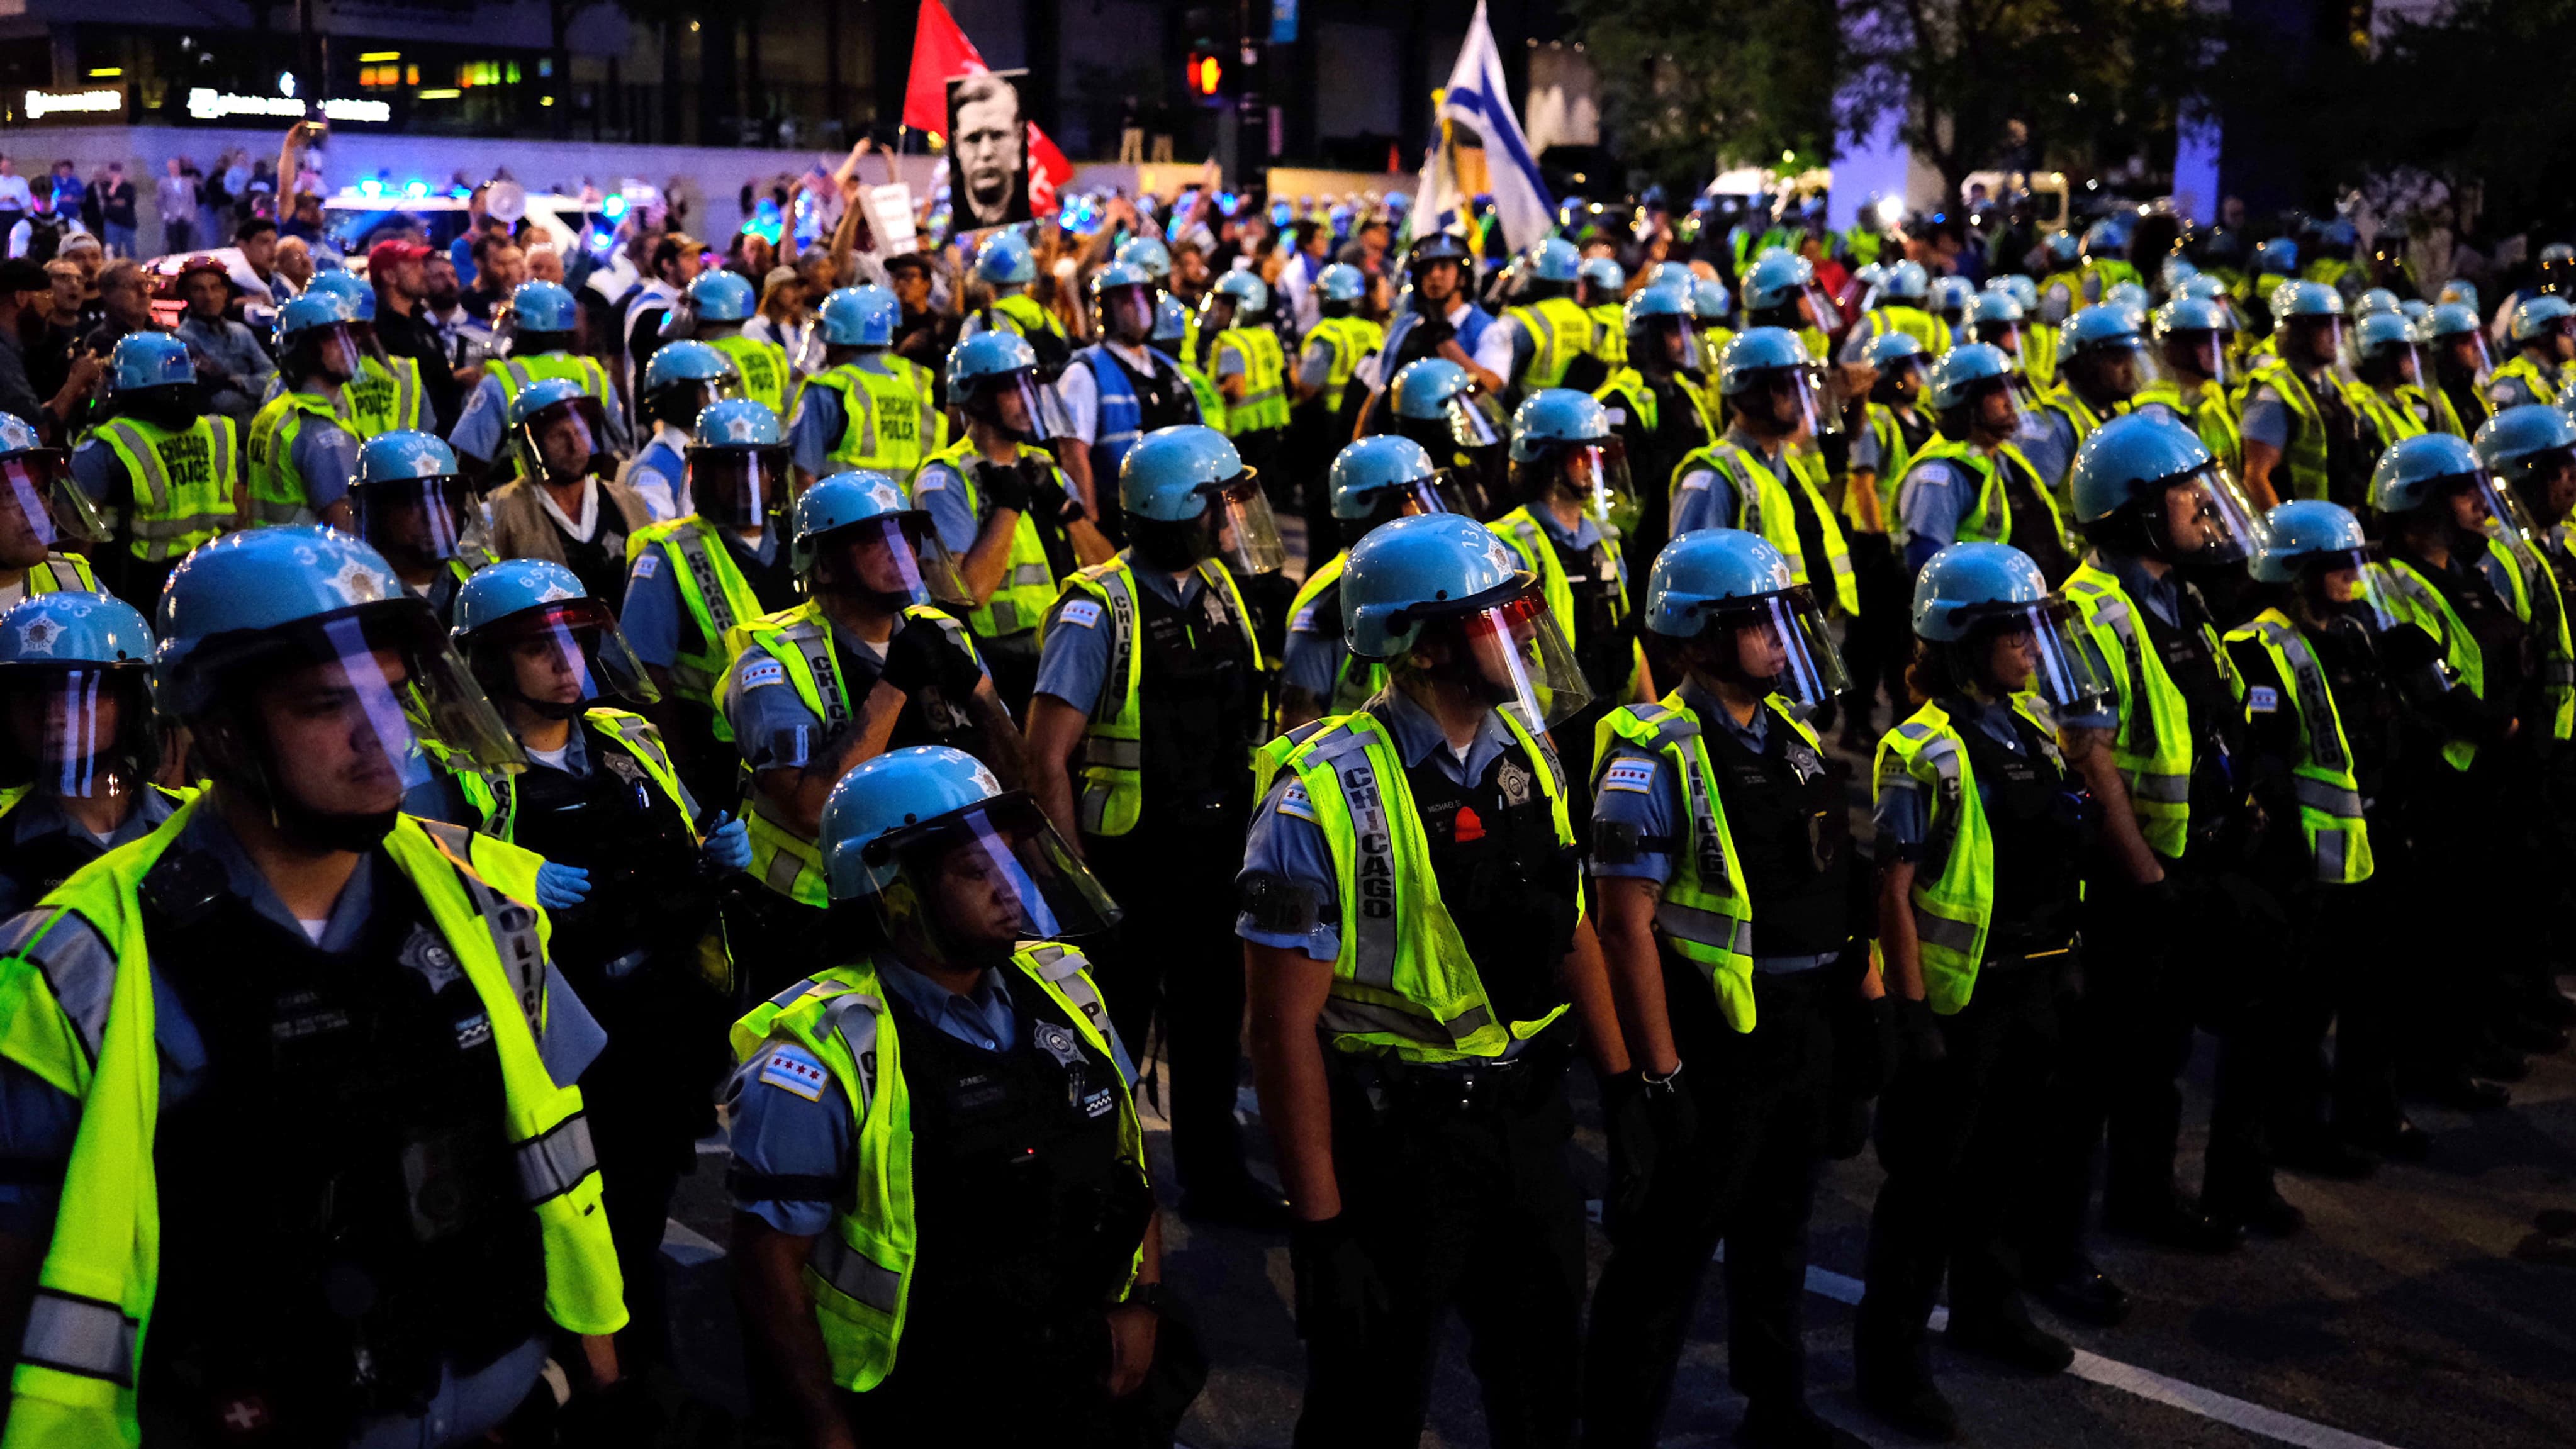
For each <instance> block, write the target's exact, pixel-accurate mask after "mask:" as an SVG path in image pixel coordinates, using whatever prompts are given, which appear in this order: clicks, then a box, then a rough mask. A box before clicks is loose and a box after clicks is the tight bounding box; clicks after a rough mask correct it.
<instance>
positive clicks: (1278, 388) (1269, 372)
mask: <svg viewBox="0 0 2576 1449" xmlns="http://www.w3.org/2000/svg"><path fill="white" fill-rule="evenodd" d="M1228 352H1231V353H1233V354H1234V355H1235V356H1236V357H1238V358H1240V359H1242V361H1243V396H1241V397H1238V398H1236V399H1235V400H1234V401H1233V402H1230V403H1228V404H1226V409H1225V428H1224V431H1225V434H1226V435H1227V436H1228V437H1238V438H1239V437H1241V436H1243V435H1244V434H1245V433H1257V432H1260V431H1262V430H1263V429H1265V428H1284V427H1286V426H1288V359H1287V358H1286V357H1285V356H1283V355H1282V354H1281V352H1280V350H1279V334H1278V333H1276V332H1273V331H1271V330H1270V329H1269V328H1267V327H1260V326H1251V327H1229V328H1227V329H1226V330H1225V331H1223V332H1220V333H1218V334H1217V337H1216V356H1217V357H1219V358H1222V357H1224V356H1225V355H1226V354H1227V353H1228ZM1211 365H1213V364H1211ZM1217 370H1218V372H1219V373H1220V374H1222V373H1223V372H1224V369H1223V368H1222V367H1220V368H1218V369H1217Z"/></svg>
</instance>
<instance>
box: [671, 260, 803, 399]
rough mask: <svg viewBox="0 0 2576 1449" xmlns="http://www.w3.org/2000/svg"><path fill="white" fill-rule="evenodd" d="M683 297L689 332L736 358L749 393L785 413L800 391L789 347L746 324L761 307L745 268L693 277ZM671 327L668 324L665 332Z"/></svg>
mask: <svg viewBox="0 0 2576 1449" xmlns="http://www.w3.org/2000/svg"><path fill="white" fill-rule="evenodd" d="M681 301H682V305H683V306H685V307H686V308H687V309H688V322H689V326H688V331H687V332H686V333H685V334H684V335H686V336H688V337H691V338H694V339H696V340H697V341H700V342H703V343H705V344H707V345H708V346H710V347H712V348H714V349H715V350H716V351H718V352H721V353H723V354H724V355H725V357H726V359H727V360H728V361H730V362H732V363H733V366H734V371H735V372H737V373H739V374H740V375H741V377H742V395H743V396H744V397H747V398H749V399H751V400H752V401H753V402H756V403H759V404H760V405H761V406H763V407H765V408H767V409H769V410H770V411H771V412H773V413H776V414H778V415H779V416H780V417H782V418H783V417H785V416H787V413H788V404H789V403H791V402H792V401H794V397H793V394H794V392H795V390H796V385H795V379H794V378H793V377H792V376H791V375H790V374H789V372H788V370H787V349H785V348H783V347H781V346H779V345H778V344H777V343H775V342H767V341H763V340H762V339H760V338H757V337H753V336H750V335H748V334H746V333H745V332H744V331H743V330H742V324H744V323H745V322H748V321H750V320H751V316H752V314H753V313H754V312H756V311H758V310H760V303H759V299H758V298H756V297H754V296H753V295H752V291H751V283H750V282H749V281H747V280H745V279H744V277H743V275H742V274H741V273H740V272H736V271H732V270H729V269H727V268H724V267H710V268H708V269H707V270H705V271H703V272H700V273H698V274H697V276H696V277H694V278H692V279H691V280H690V282H689V287H688V290H687V291H686V292H684V293H682V294H681ZM671 331H672V329H671V328H670V327H669V326H667V325H666V326H665V328H664V333H665V335H669V334H670V333H671Z"/></svg>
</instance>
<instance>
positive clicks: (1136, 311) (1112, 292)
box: [1099, 286, 1154, 345]
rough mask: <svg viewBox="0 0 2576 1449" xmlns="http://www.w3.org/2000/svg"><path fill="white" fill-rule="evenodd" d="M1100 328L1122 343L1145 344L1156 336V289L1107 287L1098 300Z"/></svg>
mask: <svg viewBox="0 0 2576 1449" xmlns="http://www.w3.org/2000/svg"><path fill="white" fill-rule="evenodd" d="M1099 311H1100V330H1101V331H1102V332H1105V333H1107V334H1108V335H1109V336H1111V337H1113V338H1116V339H1117V340H1118V341H1120V342H1124V343H1128V344H1130V345H1134V344H1138V343H1142V342H1144V341H1146V340H1147V339H1148V338H1150V337H1152V336H1153V335H1154V289H1153V288H1151V287H1137V286H1127V287H1106V288H1103V289H1102V290H1101V293H1100V300H1099Z"/></svg>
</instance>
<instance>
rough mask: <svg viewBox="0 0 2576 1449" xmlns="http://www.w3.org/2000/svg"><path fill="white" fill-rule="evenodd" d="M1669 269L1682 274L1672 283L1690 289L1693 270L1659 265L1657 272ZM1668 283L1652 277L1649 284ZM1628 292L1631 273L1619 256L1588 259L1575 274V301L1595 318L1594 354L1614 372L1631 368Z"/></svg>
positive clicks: (1675, 265) (1669, 263)
mask: <svg viewBox="0 0 2576 1449" xmlns="http://www.w3.org/2000/svg"><path fill="white" fill-rule="evenodd" d="M1667 268H1677V269H1678V271H1679V272H1680V275H1679V276H1678V277H1677V278H1674V279H1673V281H1674V282H1675V283H1676V284H1678V285H1680V286H1682V287H1684V288H1688V286H1689V285H1690V283H1691V281H1692V277H1691V274H1690V268H1688V267H1677V264H1676V263H1672V262H1660V263H1657V264H1656V267H1655V270H1656V271H1657V272H1659V273H1660V272H1663V271H1665V270H1666V269H1667ZM1665 284H1666V279H1665V278H1664V277H1663V276H1653V277H1651V278H1650V279H1649V282H1648V285H1652V286H1662V285H1665ZM1627 290H1628V273H1627V270H1626V269H1625V268H1623V267H1621V266H1620V265H1619V261H1618V259H1617V258H1616V257H1585V258H1584V259H1583V265H1582V267H1581V268H1579V269H1578V270H1577V271H1576V272H1575V285H1574V292H1575V297H1574V300H1575V301H1576V302H1578V303H1580V304H1582V307H1583V310H1584V312H1585V313H1587V314H1588V315H1590V317H1591V318H1592V355H1593V356H1595V357H1597V358H1599V359H1601V365H1602V367H1603V368H1605V369H1607V370H1609V371H1611V372H1614V373H1615V372H1617V371H1618V370H1619V369H1620V368H1622V367H1625V366H1627V365H1628V318H1627V310H1626V305H1625V303H1624V302H1622V300H1621V298H1622V297H1624V296H1625V295H1626V293H1627Z"/></svg>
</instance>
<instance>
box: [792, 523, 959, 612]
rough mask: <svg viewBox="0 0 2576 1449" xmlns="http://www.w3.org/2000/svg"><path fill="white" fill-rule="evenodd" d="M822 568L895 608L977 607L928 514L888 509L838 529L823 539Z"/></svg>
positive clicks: (836, 581)
mask: <svg viewBox="0 0 2576 1449" xmlns="http://www.w3.org/2000/svg"><path fill="white" fill-rule="evenodd" d="M816 564H817V567H818V568H819V569H821V570H822V571H823V572H824V573H825V574H826V575H828V585H826V584H825V581H824V580H821V579H818V580H817V584H818V586H828V587H832V588H836V589H851V590H854V591H856V592H860V593H866V594H872V595H874V596H875V597H876V598H877V599H878V600H880V601H882V602H883V603H885V604H886V605H888V606H889V607H892V608H904V607H907V606H910V605H916V604H938V605H941V606H943V607H946V608H949V609H952V610H963V609H969V608H972V607H973V605H974V597H975V596H974V595H973V594H972V593H970V592H969V591H968V590H967V588H966V580H965V576H964V575H963V574H961V573H959V572H958V568H957V560H956V558H955V557H954V556H953V555H951V554H950V553H949V552H948V546H947V545H946V544H943V543H941V542H940V541H939V530H938V529H936V528H934V527H932V526H931V522H930V515H929V514H927V513H886V514H880V515H878V516H877V517H875V518H868V519H862V520H860V521H859V522H857V523H853V524H849V525H847V526H845V527H842V528H836V529H834V530H832V531H831V532H830V533H828V534H825V535H824V536H823V538H822V540H821V548H820V553H819V556H818V558H817V560H816Z"/></svg>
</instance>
